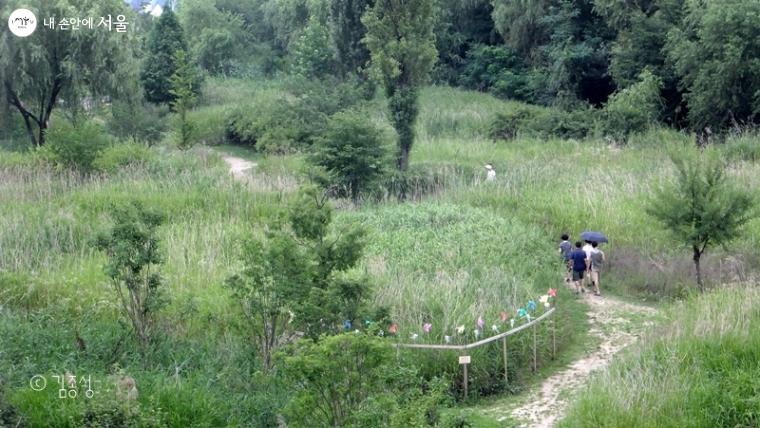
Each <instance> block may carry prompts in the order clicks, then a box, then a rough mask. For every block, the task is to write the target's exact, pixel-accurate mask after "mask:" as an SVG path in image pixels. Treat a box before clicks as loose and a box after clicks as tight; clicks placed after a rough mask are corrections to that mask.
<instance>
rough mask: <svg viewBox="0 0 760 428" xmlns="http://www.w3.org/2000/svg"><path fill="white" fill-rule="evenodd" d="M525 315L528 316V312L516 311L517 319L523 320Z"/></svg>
mask: <svg viewBox="0 0 760 428" xmlns="http://www.w3.org/2000/svg"><path fill="white" fill-rule="evenodd" d="M526 315H528V311H526V310H525V308H520V309H518V310H517V316H518V317H519V318H524V317H525V316H526Z"/></svg>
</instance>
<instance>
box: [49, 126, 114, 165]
mask: <svg viewBox="0 0 760 428" xmlns="http://www.w3.org/2000/svg"><path fill="white" fill-rule="evenodd" d="M110 144H111V139H110V138H109V137H108V135H107V134H106V133H105V130H104V129H103V127H102V126H100V125H98V124H96V123H94V122H83V123H80V124H76V125H73V124H71V123H69V122H60V123H59V124H57V126H56V127H54V128H52V129H51V130H50V132H49V133H48V139H47V151H48V154H49V159H50V160H51V161H53V162H55V163H57V164H58V165H60V166H63V167H65V168H72V169H75V170H78V171H80V172H90V171H92V169H93V162H94V161H95V159H96V158H97V157H98V154H99V153H100V152H101V151H102V150H104V149H105V148H106V147H108V146H109V145H110Z"/></svg>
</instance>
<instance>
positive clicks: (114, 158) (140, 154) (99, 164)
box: [92, 141, 155, 173]
mask: <svg viewBox="0 0 760 428" xmlns="http://www.w3.org/2000/svg"><path fill="white" fill-rule="evenodd" d="M154 158H155V155H154V153H153V152H152V151H150V149H149V148H148V147H147V146H145V145H143V144H140V143H138V142H135V141H132V142H128V143H120V144H113V145H111V146H109V147H107V148H105V149H103V150H102V151H101V152H100V153H98V156H97V158H95V160H94V161H93V163H92V167H93V169H95V170H97V171H101V172H109V173H113V172H116V171H117V170H118V169H119V168H122V167H125V166H128V165H135V164H144V163H147V162H150V161H151V160H153V159H154Z"/></svg>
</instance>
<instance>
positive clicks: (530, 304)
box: [528, 300, 536, 312]
mask: <svg viewBox="0 0 760 428" xmlns="http://www.w3.org/2000/svg"><path fill="white" fill-rule="evenodd" d="M528 310H529V311H531V312H533V311H535V310H536V302H534V301H533V300H528Z"/></svg>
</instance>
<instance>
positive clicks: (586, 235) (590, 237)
mask: <svg viewBox="0 0 760 428" xmlns="http://www.w3.org/2000/svg"><path fill="white" fill-rule="evenodd" d="M581 239H583V240H584V241H589V242H599V243H602V242H610V241H609V240H607V237H606V236H604V234H603V233H602V232H593V231H590V230H587V231H585V232H583V233H581Z"/></svg>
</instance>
